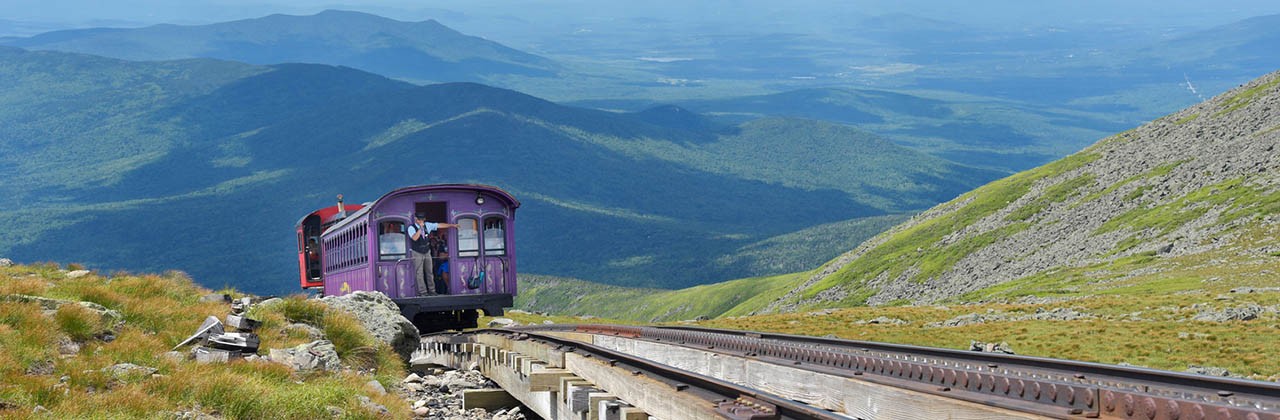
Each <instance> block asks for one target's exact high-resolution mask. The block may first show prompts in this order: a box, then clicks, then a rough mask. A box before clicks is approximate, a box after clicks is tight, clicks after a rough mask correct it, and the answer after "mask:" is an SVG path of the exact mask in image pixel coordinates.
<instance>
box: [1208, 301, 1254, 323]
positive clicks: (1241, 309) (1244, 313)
mask: <svg viewBox="0 0 1280 420" xmlns="http://www.w3.org/2000/svg"><path fill="white" fill-rule="evenodd" d="M1265 310H1266V309H1264V308H1263V307H1261V306H1258V305H1257V304H1253V303H1250V304H1246V305H1241V306H1238V307H1235V308H1226V309H1223V310H1221V311H1215V310H1213V309H1211V308H1204V309H1201V310H1200V313H1198V314H1196V315H1195V316H1194V317H1191V320H1192V321H1206V322H1228V321H1249V320H1252V319H1256V318H1258V315H1261V314H1262V313H1263V312H1264V311H1265Z"/></svg>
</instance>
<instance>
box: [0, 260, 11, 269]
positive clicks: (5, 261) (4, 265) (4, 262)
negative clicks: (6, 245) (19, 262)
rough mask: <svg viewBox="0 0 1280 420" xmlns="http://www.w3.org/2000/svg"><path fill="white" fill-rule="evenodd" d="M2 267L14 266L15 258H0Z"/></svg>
mask: <svg viewBox="0 0 1280 420" xmlns="http://www.w3.org/2000/svg"><path fill="white" fill-rule="evenodd" d="M0 267H13V260H11V259H8V258H0Z"/></svg>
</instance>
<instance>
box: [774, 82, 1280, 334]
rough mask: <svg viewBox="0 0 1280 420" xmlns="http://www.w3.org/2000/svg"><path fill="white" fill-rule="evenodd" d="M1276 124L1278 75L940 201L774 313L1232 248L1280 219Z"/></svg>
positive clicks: (949, 293)
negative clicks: (1250, 233) (1279, 216)
mask: <svg viewBox="0 0 1280 420" xmlns="http://www.w3.org/2000/svg"><path fill="white" fill-rule="evenodd" d="M1278 128H1280V72H1277V73H1271V74H1268V75H1265V76H1263V77H1261V78H1258V79H1256V80H1254V81H1252V82H1250V83H1248V84H1245V85H1243V86H1240V87H1238V88H1236V89H1233V90H1231V91H1228V92H1226V93H1224V94H1222V95H1219V96H1218V97H1215V98H1213V99H1211V100H1208V101H1206V102H1204V103H1201V104H1199V105H1196V106H1193V107H1190V108H1187V109H1184V110H1182V111H1179V112H1176V113H1174V114H1171V115H1168V116H1165V117H1163V118H1160V119H1157V120H1155V121H1152V122H1150V123H1148V124H1144V125H1143V126H1141V127H1138V128H1136V129H1133V130H1130V131H1126V132H1123V133H1120V134H1117V135H1114V136H1111V137H1108V138H1106V139H1103V140H1102V141H1100V142H1098V143H1096V144H1095V145H1093V146H1090V147H1089V148H1086V149H1085V150H1083V151H1081V152H1079V153H1077V154H1074V155H1071V156H1068V157H1066V158H1064V159H1062V160H1059V161H1056V162H1053V163H1050V164H1049V165H1046V166H1043V167H1040V168H1037V169H1033V170H1029V171H1025V172H1022V173H1018V174H1015V175H1013V176H1011V177H1009V178H1005V179H1002V180H999V181H995V182H993V183H991V184H988V185H986V186H983V187H981V188H979V189H977V190H974V191H972V192H970V193H967V194H965V195H962V196H961V197H959V198H957V199H955V200H952V201H950V202H947V203H943V204H940V205H938V206H936V207H934V208H932V209H930V210H928V211H926V212H924V213H922V214H920V215H918V216H916V217H914V218H912V219H911V220H910V221H908V222H907V223H904V224H902V225H899V226H896V227H894V228H892V229H890V230H889V231H887V232H885V233H882V234H881V235H879V236H877V237H875V238H873V239H871V240H869V241H867V242H866V243H864V244H862V245H861V246H859V247H858V248H856V249H854V250H852V251H850V252H849V253H846V254H844V255H842V256H840V257H839V258H837V259H835V260H833V261H832V262H831V263H829V264H827V265H825V266H824V267H823V269H822V270H820V271H818V272H817V273H816V274H814V275H813V276H811V277H810V278H809V279H808V280H806V281H805V282H804V283H803V284H802V285H801V287H799V288H797V289H796V290H793V291H791V292H790V293H788V294H787V295H785V296H783V297H782V298H780V299H777V300H775V301H774V302H772V303H771V304H770V305H768V306H767V307H766V308H764V309H763V312H775V311H789V310H796V309H799V308H803V307H815V306H845V305H858V304H872V305H881V304H888V303H895V302H912V303H917V304H925V303H931V302H937V301H939V300H944V299H952V298H957V297H960V296H961V295H964V294H966V293H970V292H974V291H977V290H980V289H983V288H986V287H991V286H995V285H998V284H1001V283H1005V282H1010V281H1014V280H1018V279H1025V278H1028V277H1031V276H1036V275H1044V274H1045V273H1046V272H1051V271H1053V270H1062V269H1064V268H1080V267H1087V266H1093V265H1098V264H1112V263H1115V262H1117V261H1121V260H1124V259H1125V258H1132V257H1146V256H1156V257H1160V258H1166V257H1176V256H1183V255H1191V254H1197V253H1202V252H1205V251H1209V250H1212V249H1216V248H1219V247H1222V246H1225V245H1226V244H1228V243H1232V242H1236V240H1238V239H1240V238H1241V237H1242V236H1247V234H1248V232H1245V231H1246V230H1248V229H1249V228H1251V227H1254V226H1255V225H1258V224H1274V223H1275V222H1276V217H1275V213H1276V212H1277V211H1280V196H1278V194H1277V193H1278V185H1280V177H1277V175H1276V172H1275V171H1276V170H1277V169H1278V166H1280V154H1277V153H1275V150H1274V149H1275V145H1276V143H1277V141H1278V140H1280V130H1277V129H1278ZM1276 247H1277V246H1276V245H1275V243H1274V242H1270V243H1267V244H1264V245H1260V246H1259V247H1258V248H1256V249H1250V250H1243V251H1242V252H1246V253H1251V254H1252V255H1255V256H1256V255H1264V254H1266V253H1267V252H1271V251H1269V250H1274V249H1276Z"/></svg>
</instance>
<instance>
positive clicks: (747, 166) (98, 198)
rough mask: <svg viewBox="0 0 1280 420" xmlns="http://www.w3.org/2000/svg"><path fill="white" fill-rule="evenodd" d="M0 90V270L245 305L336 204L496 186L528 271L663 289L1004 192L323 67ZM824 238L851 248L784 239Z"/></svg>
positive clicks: (32, 75)
mask: <svg viewBox="0 0 1280 420" xmlns="http://www.w3.org/2000/svg"><path fill="white" fill-rule="evenodd" d="M0 92H3V93H2V94H0V104H2V105H3V106H0V137H2V138H4V139H6V140H5V141H4V142H3V143H0V176H5V177H6V179H10V180H14V181H15V182H8V183H5V184H4V185H3V186H0V193H4V194H6V195H7V196H9V197H12V198H13V199H14V200H15V201H16V202H19V203H22V205H21V206H16V207H12V208H9V209H6V210H3V211H0V214H3V216H4V217H2V218H0V220H3V222H0V223H3V224H4V228H3V229H0V231H3V234H2V235H3V239H4V240H3V243H4V244H6V245H5V246H4V247H3V248H0V254H4V255H6V256H9V257H11V258H16V259H20V260H37V259H49V258H56V259H63V260H74V261H80V262H83V263H85V264H87V265H89V266H91V267H113V268H121V269H129V270H158V269H166V268H179V269H182V270H185V271H188V272H190V273H191V274H192V275H194V276H195V277H196V278H197V279H198V280H199V281H201V282H202V283H204V284H208V285H211V286H215V287H216V286H217V285H219V284H227V285H232V286H235V287H239V288H242V289H244V290H250V291H255V292H260V293H281V292H285V291H288V290H290V288H291V285H292V280H290V279H291V277H292V273H293V272H294V270H295V269H294V268H291V261H292V257H291V256H290V255H291V253H292V252H294V250H293V247H294V243H293V242H294V240H293V239H292V237H291V234H290V232H291V230H290V229H291V227H292V224H293V223H294V222H295V221H296V220H297V218H298V217H299V216H300V215H302V214H305V213H306V212H308V211H310V210H312V209H314V208H318V207H323V206H327V205H330V204H331V202H332V197H333V196H334V195H335V194H338V193H343V194H345V195H346V196H347V197H348V198H349V200H350V201H353V202H354V201H365V200H373V199H374V198H376V197H377V196H378V195H380V194H382V193H384V192H386V191H389V190H391V189H393V188H396V187H399V186H404V185H412V184H424V183H438V182H483V183H490V184H495V185H500V186H502V187H504V188H506V189H508V190H509V191H511V192H513V193H514V194H515V195H516V196H517V197H519V198H520V199H521V200H522V201H523V202H524V203H525V206H524V207H522V208H521V213H520V214H521V219H522V220H524V221H523V222H521V232H520V234H519V238H520V239H519V241H520V247H521V256H522V262H521V266H522V268H523V269H525V270H526V271H528V272H535V273H546V274H553V275H561V276H572V277H579V278H589V279H593V280H599V281H603V282H609V283H615V284H628V285H645V286H660V287H678V286H687V285H692V284H698V283H705V282H709V281H715V280H723V279H729V278H735V277H742V276H747V275H756V274H763V273H776V272H782V271H786V270H794V269H795V268H796V267H797V264H796V261H805V262H806V263H804V264H808V265H812V264H814V263H817V262H820V261H822V260H826V259H829V258H831V257H832V256H834V255H836V254H838V253H839V252H842V250H843V249H847V247H848V246H851V245H852V244H854V243H856V242H857V240H860V238H865V237H869V236H870V235H873V234H874V233H876V232H878V231H879V229H883V228H884V227H885V225H884V223H883V222H882V221H880V220H882V219H879V218H873V219H865V218H868V217H878V216H883V215H888V214H897V213H902V212H909V211H912V210H913V209H918V208H923V207H927V206H929V205H931V204H932V203H936V202H938V201H941V200H945V199H947V198H949V197H953V196H954V195H956V194H959V193H961V192H963V191H966V190H968V189H970V188H972V187H973V186H975V185H978V184H981V183H982V182H985V181H986V180H989V179H993V178H995V177H998V176H999V173H998V172H993V171H987V170H979V169H973V168H969V167H965V166H961V165H956V164H953V163H950V162H947V161H944V160H941V159H938V158H934V157H931V156H928V155H925V154H922V153H919V152H914V151H911V150H908V149H905V148H902V147H900V146H897V145H895V144H893V143H892V142H889V141H887V140H885V139H882V138H879V137H877V136H874V135H871V134H868V133H866V132H862V131H859V130H856V129H853V128H850V127H847V126H843V125H838V124H832V123H826V122H820V121H815V120H805V119H792V118H764V119H758V120H753V121H749V122H745V123H740V124H724V123H721V122H717V121H714V120H709V119H706V118H704V117H702V116H700V115H698V114H696V113H693V112H690V111H688V110H685V109H683V108H679V107H675V106H659V107H654V108H651V109H648V110H644V111H641V112H633V113H614V112H605V111H599V110H591V109H584V108H576V107H570V106H563V105H558V104H555V103H552V102H548V101H545V100H542V99H538V98H535V97H532V96H528V95H524V94H521V93H518V92H514V91H510V90H504V89H498V88H493V87H488V86H484V85H479V84H471V83H452V84H438V85H429V86H416V85H412V84H408V83H404V82H399V81H395V80H391V79H387V78H385V77H382V76H378V75H374V74H370V73H365V72H362V71H358V70H355V69H350V68H344V67H334V66H325V65H310V64H282V65H274V66H256V65H250V64H243V63H236V62H226V61H217V60H211V59H189V60H179V61H156V62H131V61H123V60H117V59H110V58H103V57H96V56H89V55H82V54H73V53H62V52H53V51H26V50H22V49H16V48H7V47H5V48H0ZM744 203H746V205H744ZM818 225H825V226H827V227H828V229H830V230H832V231H836V232H842V233H844V234H843V235H841V236H842V237H843V238H844V239H842V240H839V241H832V242H830V243H820V244H810V245H812V247H809V246H806V247H798V246H795V245H794V244H796V243H803V242H797V241H803V239H804V238H802V237H797V236H795V235H791V236H788V234H791V233H793V232H796V231H801V230H804V229H808V228H811V227H814V226H818ZM90 232H92V233H90ZM68 238H80V239H76V240H75V242H79V243H80V245H82V246H73V247H68V246H66V245H67V240H68ZM765 249H769V250H771V251H766V250H765ZM709 261H711V263H708V262H709ZM229 266H235V267H237V270H236V271H235V273H236V275H235V276H234V277H228V276H227V270H225V267H229Z"/></svg>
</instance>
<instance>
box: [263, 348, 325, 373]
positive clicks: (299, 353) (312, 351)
mask: <svg viewBox="0 0 1280 420" xmlns="http://www.w3.org/2000/svg"><path fill="white" fill-rule="evenodd" d="M269 354H270V357H271V361H273V362H276V363H281V364H284V365H286V366H289V367H291V368H293V369H294V370H296V371H299V372H306V371H312V370H326V371H334V370H338V368H340V367H341V366H342V361H341V360H339V359H338V352H337V350H335V349H334V347H333V343H331V342H329V340H319V341H312V342H310V343H307V344H303V345H300V346H297V347H294V348H291V349H271V351H270V352H269Z"/></svg>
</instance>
